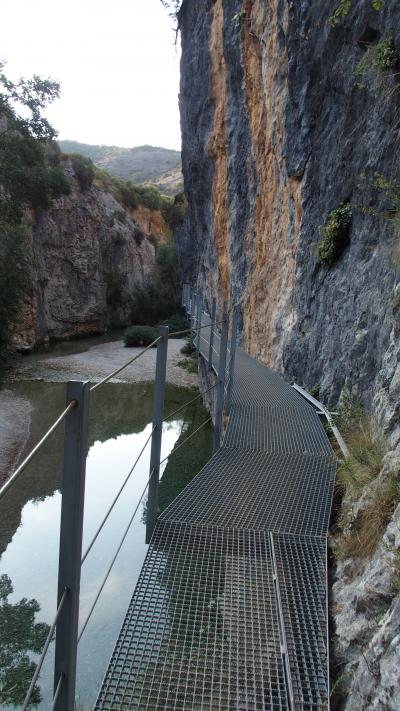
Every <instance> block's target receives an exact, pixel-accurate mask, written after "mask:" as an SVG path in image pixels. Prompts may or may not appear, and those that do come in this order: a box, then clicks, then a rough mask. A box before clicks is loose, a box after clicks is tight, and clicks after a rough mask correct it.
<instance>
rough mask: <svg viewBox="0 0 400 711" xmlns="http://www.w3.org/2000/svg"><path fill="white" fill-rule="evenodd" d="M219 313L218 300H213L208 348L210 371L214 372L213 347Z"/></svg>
mask: <svg viewBox="0 0 400 711" xmlns="http://www.w3.org/2000/svg"><path fill="white" fill-rule="evenodd" d="M216 312H217V300H216V299H213V300H212V307H211V326H210V344H209V347H208V370H209V371H211V370H212V361H213V346H214V328H215V314H216Z"/></svg>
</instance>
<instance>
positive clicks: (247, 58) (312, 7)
mask: <svg viewBox="0 0 400 711" xmlns="http://www.w3.org/2000/svg"><path fill="white" fill-rule="evenodd" d="M331 12H332V3H331V2H328V1H323V0H320V1H319V2H315V1H313V2H311V1H308V2H307V1H306V2H287V1H286V0H268V2H265V0H245V1H244V2H242V0H215V2H214V1H211V0H207V1H205V2H201V3H197V2H194V1H193V0H186V1H185V2H184V3H183V6H182V9H181V15H180V26H181V36H182V62H181V92H180V106H181V126H182V140H183V151H182V159H183V172H184V178H185V191H186V194H187V198H188V202H189V209H188V215H187V219H186V225H185V229H184V230H183V231H181V232H180V233H179V245H180V247H179V248H180V253H181V260H182V263H183V266H184V271H185V276H186V278H187V279H189V280H191V281H195V280H197V279H199V282H200V284H201V285H202V288H203V290H204V292H205V294H206V297H207V298H208V300H209V301H210V299H211V298H212V296H217V298H218V300H219V304H220V305H221V302H222V301H223V300H224V299H227V300H228V301H229V303H230V305H231V306H232V305H234V306H238V307H239V308H240V312H241V318H242V344H243V346H244V348H245V349H246V350H247V351H248V352H249V353H251V354H252V355H254V356H256V357H258V358H260V359H261V360H262V361H264V362H265V363H267V364H269V365H271V366H273V367H274V368H276V369H277V370H279V371H281V372H282V373H284V374H285V375H286V376H287V377H288V378H290V379H293V380H296V381H297V382H300V383H303V384H304V385H306V386H307V387H309V388H310V387H316V386H318V387H319V391H320V395H321V398H322V399H323V400H324V401H325V402H327V403H329V404H331V405H332V404H334V403H336V401H337V399H338V397H339V395H340V392H341V389H342V387H343V386H344V385H346V386H347V387H348V388H349V389H350V390H351V391H352V392H353V394H354V395H355V396H356V397H358V398H360V399H361V400H362V401H363V402H364V404H365V405H366V406H368V407H371V406H373V407H374V409H375V411H376V412H377V413H378V414H379V416H380V418H381V421H382V422H383V424H384V426H385V427H386V428H387V429H388V430H389V429H391V428H393V425H394V423H395V421H396V418H397V415H398V403H399V395H400V371H399V368H398V355H399V348H398V338H397V335H398V333H397V331H398V321H399V320H398V315H399V314H398V310H399V305H400V304H399V296H400V295H399V286H398V284H399V263H398V254H396V239H397V240H398V239H399V238H398V236H395V234H394V230H393V225H392V223H391V222H390V220H388V219H386V218H385V214H387V212H386V213H385V206H383V207H382V206H381V203H382V199H383V197H384V196H383V193H382V191H380V190H379V189H377V188H376V189H375V188H374V187H372V186H371V180H370V177H371V176H373V175H374V173H375V171H379V173H380V174H382V175H383V176H385V177H386V178H388V179H396V180H398V177H399V174H400V166H399V160H398V116H399V106H400V91H399V90H398V89H396V86H395V85H396V81H397V80H396V78H393V79H392V78H391V77H390V76H388V75H389V74H390V72H387V73H386V76H385V77H384V80H385V82H387V85H385V86H380V79H381V77H379V76H372V77H371V76H369V75H368V72H367V76H366V77H361V81H360V77H356V76H355V74H354V70H355V68H356V67H357V64H358V63H359V62H360V60H361V59H362V57H363V56H364V55H365V52H366V47H368V46H369V45H368V43H369V42H370V41H373V42H378V41H379V40H380V39H381V38H385V37H388V36H389V35H390V33H392V32H393V33H394V35H393V36H394V37H395V43H396V45H397V46H400V30H399V28H400V9H399V7H398V3H396V2H395V0H388V2H385V4H384V8H383V10H382V11H381V12H380V13H377V12H376V11H375V10H374V9H373V8H372V7H371V2H370V0H358V1H357V2H354V3H353V10H352V11H351V12H350V14H349V16H348V17H347V18H345V19H344V20H343V21H342V22H341V23H339V24H338V25H337V26H336V27H332V26H331V25H330V24H329V22H328V18H329V16H330V14H331ZM396 33H397V34H396ZM372 74H373V72H372ZM375 75H376V72H375ZM362 80H365V83H364V84H362ZM382 83H383V80H382ZM343 201H350V203H351V206H352V213H353V217H352V222H351V228H350V235H349V243H348V245H347V247H346V248H345V250H344V252H343V254H342V255H341V257H340V258H339V260H338V261H337V263H336V264H335V265H334V266H333V267H327V266H326V265H325V264H323V263H322V262H321V261H320V260H319V258H318V257H317V255H316V245H317V244H318V242H319V241H320V239H321V226H323V225H325V224H326V221H327V218H328V215H329V213H330V212H331V210H333V209H334V208H336V207H337V206H338V205H340V204H341V203H342V202H343ZM387 207H388V206H387V205H386V208H387ZM389 207H390V206H389ZM381 212H382V213H385V214H382V215H381V214H380V213H381Z"/></svg>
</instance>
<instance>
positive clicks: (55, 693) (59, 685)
mask: <svg viewBox="0 0 400 711" xmlns="http://www.w3.org/2000/svg"><path fill="white" fill-rule="evenodd" d="M63 679H64V674H63V673H62V672H61V674H60V678H59V680H58V684H57V688H56V690H55V692H54V696H53V703H52V705H51V711H54V709H55V708H56V704H57V701H58V697H59V695H60V691H61V684H62V682H63Z"/></svg>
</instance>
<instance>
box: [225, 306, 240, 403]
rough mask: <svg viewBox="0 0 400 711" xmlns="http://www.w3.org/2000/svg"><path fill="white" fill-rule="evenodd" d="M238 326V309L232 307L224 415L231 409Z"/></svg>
mask: <svg viewBox="0 0 400 711" xmlns="http://www.w3.org/2000/svg"><path fill="white" fill-rule="evenodd" d="M238 327H239V311H238V309H234V311H233V316H232V333H231V347H230V360H229V371H228V387H227V391H226V400H225V414H226V415H229V412H230V409H231V397H232V385H233V373H234V370H235V356H236V350H237V338H238Z"/></svg>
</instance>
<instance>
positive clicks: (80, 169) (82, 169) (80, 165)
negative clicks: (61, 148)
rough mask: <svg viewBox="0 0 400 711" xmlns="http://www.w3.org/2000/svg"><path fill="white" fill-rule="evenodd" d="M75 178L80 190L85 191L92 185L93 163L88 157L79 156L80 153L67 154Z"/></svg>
mask: <svg viewBox="0 0 400 711" xmlns="http://www.w3.org/2000/svg"><path fill="white" fill-rule="evenodd" d="M69 158H70V160H71V163H72V167H73V169H74V173H75V176H76V179H77V181H78V183H79V187H80V189H81V190H82V192H83V193H84V192H86V190H89V188H90V187H91V186H92V183H93V178H94V165H93V163H92V161H91V160H90V158H86V156H81V155H80V153H71V154H70V156H69Z"/></svg>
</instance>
